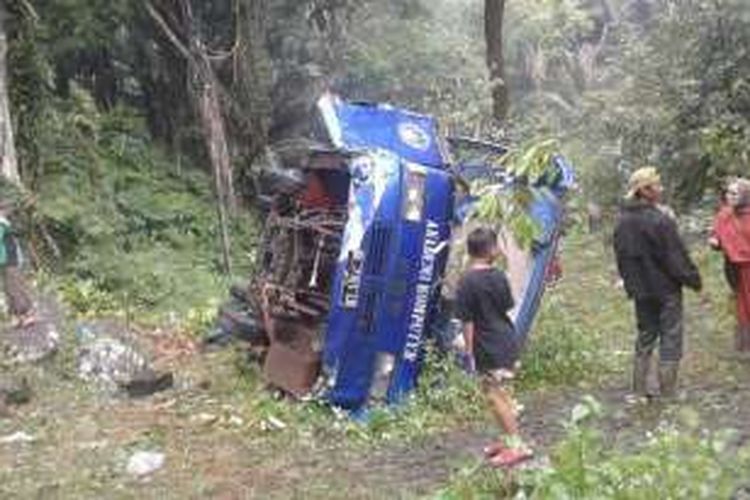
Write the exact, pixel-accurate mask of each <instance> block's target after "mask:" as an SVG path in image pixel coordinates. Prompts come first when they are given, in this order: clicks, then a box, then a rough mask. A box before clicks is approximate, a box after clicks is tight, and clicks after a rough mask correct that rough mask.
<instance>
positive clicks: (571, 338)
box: [0, 230, 747, 499]
mask: <svg viewBox="0 0 750 500" xmlns="http://www.w3.org/2000/svg"><path fill="white" fill-rule="evenodd" d="M562 258H563V266H564V270H565V277H564V279H563V281H562V282H561V283H560V284H559V285H558V286H556V287H555V288H554V289H552V290H550V291H548V293H547V294H546V295H545V298H544V301H543V305H542V308H541V311H540V314H539V317H538V318H537V322H536V324H535V326H534V330H533V332H532V336H531V340H530V344H529V346H528V349H527V352H526V354H525V356H524V360H523V369H522V378H521V380H520V383H519V387H518V389H519V390H518V392H519V397H520V399H521V400H522V401H523V402H526V403H529V406H530V408H531V409H530V410H529V411H530V413H531V416H532V417H533V416H534V415H537V418H538V419H540V421H541V422H543V424H544V425H543V427H540V428H539V429H540V431H541V432H543V433H545V436H543V437H544V441H545V443H547V445H546V446H549V450H550V454H551V457H552V467H551V468H550V469H548V470H544V471H542V472H538V473H529V474H528V475H523V476H514V477H508V476H505V475H503V474H498V473H497V472H496V471H492V470H489V469H487V468H486V467H483V466H482V463H481V461H480V460H479V459H478V458H477V456H476V454H475V452H476V450H478V449H480V447H481V445H482V444H484V443H485V442H486V440H487V439H488V437H489V436H490V433H493V432H495V429H496V428H495V425H494V423H493V422H492V420H491V419H490V416H489V415H488V414H487V412H486V410H485V406H484V403H483V401H482V399H481V397H480V395H479V393H478V390H477V386H476V384H475V383H474V381H473V380H471V379H470V378H468V377H467V376H465V375H464V374H463V373H462V372H461V371H460V370H459V369H457V368H456V367H455V365H454V364H453V363H451V362H449V361H448V360H445V359H441V358H439V357H438V356H436V355H435V354H434V353H431V354H430V358H429V363H428V367H427V369H426V371H425V373H424V375H423V377H422V378H421V384H420V387H419V389H418V390H417V391H416V392H415V393H414V395H413V396H412V397H411V398H410V399H409V400H408V401H407V402H406V403H405V404H404V405H402V406H400V407H399V408H397V409H377V410H374V411H373V412H372V414H371V415H370V418H369V419H368V420H367V421H366V422H365V423H360V422H355V421H352V420H351V419H349V418H346V417H345V416H343V415H340V414H338V413H336V412H334V411H332V410H331V409H330V408H328V407H326V406H324V405H320V404H317V403H315V402H307V403H299V402H293V401H289V400H285V399H279V398H278V397H276V395H275V394H274V393H273V392H270V391H268V390H267V389H266V387H265V384H264V382H263V380H262V376H261V374H260V372H259V369H258V368H257V367H255V366H252V365H248V364H247V362H246V360H245V357H244V355H243V354H242V353H240V352H236V351H231V350H229V351H224V352H219V353H211V354H201V355H197V356H190V357H187V358H185V359H182V360H181V361H179V363H178V364H176V365H174V366H173V367H174V368H176V370H177V371H176V374H177V384H176V388H175V389H174V390H172V391H169V392H166V393H164V394H162V395H158V396H156V397H153V398H150V399H146V400H139V401H128V400H120V399H110V398H104V397H102V396H101V395H100V394H98V393H97V392H96V391H95V390H94V389H93V388H92V387H89V386H86V385H84V384H82V383H80V382H79V381H77V380H76V379H75V378H74V377H73V375H72V374H73V373H74V371H75V354H74V353H73V352H72V350H71V349H70V348H68V350H66V351H64V352H62V353H61V354H62V355H61V356H58V357H57V358H56V359H53V360H51V362H49V363H47V364H45V365H42V366H31V367H24V368H22V369H20V370H21V373H22V374H23V375H24V376H26V377H27V378H28V379H29V380H30V382H31V385H32V387H33V388H34V391H35V397H34V399H33V400H32V402H31V403H30V404H29V405H26V406H24V407H21V408H19V409H18V412H17V413H16V414H15V415H14V416H12V417H11V418H9V419H2V420H0V436H7V435H10V434H12V433H13V432H16V431H23V432H26V433H28V434H30V435H32V436H33V437H34V438H35V440H34V441H33V442H32V443H27V444H20V443H16V444H4V445H2V444H0V497H3V498H36V497H40V498H136V497H144V498H206V497H217V498H296V497H299V498H344V497H347V498H386V497H387V498H393V497H400V498H413V497H420V496H427V497H435V496H437V497H440V498H451V499H452V498H461V499H463V498H497V497H502V496H503V495H511V494H516V493H518V492H519V491H524V492H525V494H527V496H532V497H533V495H534V494H535V493H534V492H537V493H536V495H537V496H536V498H559V497H562V496H561V495H562V494H560V495H558V494H557V492H561V491H562V492H566V494H568V496H569V497H574V498H575V497H576V496H575V493H576V492H579V493H580V492H584V493H585V494H587V495H589V498H596V497H597V495H601V496H599V498H638V497H637V496H635V495H636V494H640V493H642V492H643V491H644V489H643V488H645V486H644V485H648V483H645V482H638V481H637V480H638V478H639V477H641V476H643V471H644V470H645V469H646V468H648V467H657V468H661V467H664V468H666V469H668V470H672V471H673V472H672V473H670V474H672V475H671V476H669V477H671V478H672V479H669V477H668V478H667V479H665V481H667V482H664V483H660V484H659V485H657V486H659V487H663V488H667V489H665V490H664V491H667V492H675V493H676V492H681V491H683V490H678V489H674V488H677V486H676V484H677V483H676V480H674V478H680V477H683V476H685V475H694V476H695V478H696V480H697V478H700V480H701V481H704V482H710V481H714V480H716V481H719V483H721V484H726V485H727V488H729V487H731V486H732V485H733V484H734V483H733V481H734V479H735V477H734V476H733V474H734V473H733V472H732V471H733V470H734V469H732V467H731V463H733V462H732V459H735V458H736V457H737V456H736V455H733V454H729V453H728V452H727V451H726V449H724V450H722V449H720V448H721V447H717V443H718V442H719V441H721V440H722V439H724V438H723V437H722V436H723V434H722V433H721V430H720V428H717V427H721V426H724V425H725V424H726V423H731V422H733V421H734V420H733V419H736V418H744V417H741V416H734V415H744V414H742V413H737V412H738V411H740V412H741V411H742V409H741V408H742V407H739V409H737V410H726V411H724V412H723V413H721V414H717V415H719V416H721V415H724V417H723V418H716V419H715V423H713V422H712V427H711V428H710V429H706V428H705V426H704V423H705V422H706V420H705V419H706V418H707V417H706V415H705V412H704V411H703V409H702V408H701V407H698V408H697V410H693V409H690V408H683V407H679V408H676V409H674V410H672V411H667V412H664V413H662V414H660V415H659V416H657V419H658V420H666V421H667V422H668V423H669V424H670V425H669V426H667V427H664V428H663V429H662V430H658V429H653V432H652V435H653V439H652V440H651V441H643V440H641V441H643V442H642V443H641V444H642V447H640V448H638V453H635V454H634V453H631V451H632V449H627V447H623V446H624V445H622V443H626V441H627V440H624V439H616V440H614V443H615V444H617V446H612V443H613V440H612V436H609V435H608V434H607V429H608V428H610V427H611V426H613V425H615V424H616V425H619V423H618V422H620V421H621V420H618V418H621V417H618V415H617V414H618V413H622V411H623V410H622V409H618V408H617V407H616V405H615V407H614V408H613V407H612V404H610V402H608V401H602V404H601V406H602V411H601V413H597V412H594V411H592V412H589V413H591V415H590V416H589V417H587V419H580V420H577V421H575V422H573V423H571V420H570V416H569V415H570V414H571V411H572V410H573V407H574V405H575V403H576V402H577V401H578V397H577V396H574V397H567V396H566V397H559V395H560V394H565V393H569V392H571V391H572V392H573V393H575V394H584V393H586V392H593V393H600V392H602V391H606V390H608V389H606V388H607V387H610V386H612V385H613V384H614V385H615V386H617V385H618V384H619V386H622V385H623V381H624V379H626V373H627V365H628V363H629V359H630V348H631V347H630V346H631V342H632V337H633V324H632V321H633V320H632V312H631V309H630V304H629V303H628V302H627V300H626V299H625V297H624V293H623V292H622V290H621V289H620V288H619V286H618V285H617V280H616V275H615V274H614V269H613V266H612V260H611V258H610V256H609V255H607V251H606V249H605V248H604V247H603V245H602V244H601V242H600V241H599V240H598V239H597V238H594V237H591V236H588V235H585V234H581V233H578V232H576V231H575V230H574V231H572V232H571V235H570V236H569V237H568V238H567V239H566V241H565V242H564V246H563V255H562ZM699 260H700V263H701V266H702V268H703V269H704V275H705V276H706V281H707V286H706V288H707V292H706V296H707V297H708V305H706V304H704V303H702V302H701V301H699V300H698V298H697V297H695V296H693V295H688V296H687V304H686V310H687V313H688V336H689V339H688V340H689V344H688V352H689V356H688V357H687V359H686V366H687V367H688V370H687V373H686V377H687V378H688V379H690V380H696V381H700V382H701V383H703V384H706V383H708V384H711V383H716V384H723V385H721V388H720V389H719V390H718V391H717V392H712V393H710V394H707V396H706V397H708V396H709V395H710V397H712V398H714V399H716V400H717V401H719V402H721V401H722V399H721V398H722V397H724V396H727V394H729V393H728V392H727V389H726V388H727V387H732V386H730V385H727V384H731V383H732V382H731V380H734V381H735V382H734V383H735V384H737V383H740V382H738V381H741V380H743V378H742V377H746V375H747V373H746V372H745V371H743V369H742V368H740V367H737V366H735V365H734V364H732V363H729V362H723V361H717V359H718V358H717V352H720V351H722V350H723V349H724V348H725V346H727V345H729V340H730V331H731V328H730V327H731V317H730V316H729V315H728V311H727V310H726V307H725V295H726V293H725V288H724V286H723V283H722V282H721V280H722V278H721V273H720V265H721V262H720V260H719V259H718V258H717V256H716V255H712V254H701V255H700V256H699ZM699 308H704V309H699ZM706 308H707V309H706ZM72 330H73V328H72V326H68V327H67V332H66V335H67V336H68V337H67V338H68V339H69V340H70V339H72V335H73V331H72ZM704 330H705V331H704ZM167 334H169V335H178V336H179V335H188V336H189V333H185V332H184V331H181V330H180V329H179V328H174V329H168V330H167ZM71 345H72V343H70V342H69V343H68V346H71ZM14 370H15V372H16V373H17V374H18V371H17V370H18V369H14ZM707 374H708V375H710V378H706V377H707ZM732 394H736V395H738V396H736V397H738V398H739V397H740V396H739V395H741V394H742V393H741V391H740V392H737V391H735V393H732ZM604 395H605V396H606V395H607V394H606V392H605V394H604ZM730 395H731V394H730ZM733 397H734V396H733ZM738 400H739V401H741V399H738ZM584 406H585V405H584ZM683 410H684V411H683ZM687 410H690V411H687ZM581 411H582V410H578V414H579V415H580V414H581ZM691 411H692V412H693V414H692V415H693V416H692V417H690V418H687V417H686V415H687V416H690V415H691V413H690V412H691ZM733 411H734V413H733ZM584 413H585V412H584ZM561 416H562V417H561ZM632 417H633V416H632V415H630V414H626V415H625V416H624V417H622V418H624V419H625V420H626V421H627V420H628V419H631V418H632ZM560 418H562V420H563V423H564V425H563V424H561V423H560V422H559V421H558V419H560ZM587 421H590V422H591V423H585V422H587ZM685 422H688V423H689V425H687V424H686V423H685ZM672 424H674V425H672ZM675 429H677V431H675ZM657 430H658V432H657ZM678 431H679V432H678ZM704 431H705V432H704ZM628 432H629V433H630V434H629V435H631V436H636V435H639V433H641V432H642V429H640V428H638V429H634V430H631V431H628ZM725 441H726V439H725ZM618 443H619V444H618ZM582 446H585V447H586V448H587V449H588V450H589V453H588V454H587V455H586V460H583V461H581V460H577V459H576V457H580V453H579V454H578V455H576V450H578V452H580V450H581V447H582ZM691 446H692V447H694V449H695V450H698V455H697V456H696V457H692V456H690V455H687V454H686V450H688V449H691V448H690V447H691ZM153 449H156V450H160V451H162V452H163V453H164V454H165V455H166V464H165V466H164V467H163V468H162V469H161V470H160V471H158V472H156V473H155V474H154V475H152V476H150V477H148V478H146V479H136V478H132V477H129V476H128V475H127V474H126V473H125V465H126V463H127V460H128V458H129V456H130V455H131V454H132V453H133V452H134V451H136V450H153ZM711 450H719V451H715V452H714V451H711ZM693 458H695V460H693ZM736 463H738V464H739V463H741V462H739V461H737V462H736ZM742 463H744V462H742ZM670 468H671V469H670ZM700 471H705V474H704V473H703V472H700ZM582 473H585V474H584V479H581V474H582ZM706 474H708V475H706ZM644 481H645V480H644ZM719 483H717V484H719ZM613 484H620V485H624V486H623V488H625V489H624V490H623V491H628V492H631V493H628V494H629V495H630V496H621V497H617V496H611V495H610V496H608V495H609V493H608V491H609V490H607V489H606V488H609V487H611V486H612V485H613ZM690 484H693V483H690ZM519 488H521V489H519ZM669 488H673V489H669ZM684 491H689V492H690V493H695V492H696V491H698V490H684ZM715 491H719V490H715ZM721 491H724V490H721ZM543 492H544V494H542V493H543ZM585 497H586V496H585V495H584V496H583V497H582V498H585ZM698 497H700V491H698ZM643 498H648V497H647V496H646V497H643Z"/></svg>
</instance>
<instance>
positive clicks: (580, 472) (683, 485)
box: [438, 396, 750, 500]
mask: <svg viewBox="0 0 750 500" xmlns="http://www.w3.org/2000/svg"><path fill="white" fill-rule="evenodd" d="M602 417H603V411H602V408H601V406H600V405H599V403H598V402H597V401H596V400H595V399H594V398H592V397H590V396H587V397H584V398H583V399H582V401H581V403H580V404H578V405H576V406H575V407H574V408H573V410H572V412H571V416H570V419H569V420H568V421H567V422H566V423H565V427H566V429H567V432H566V437H565V438H564V439H563V440H562V441H561V442H560V443H558V445H557V446H556V447H555V448H554V450H553V452H552V455H551V464H550V466H545V467H541V468H539V467H533V468H530V469H528V470H522V471H519V472H517V473H515V474H514V479H515V482H516V484H512V483H511V482H510V481H508V480H507V479H506V478H503V475H504V473H503V472H496V471H491V470H490V471H488V470H487V469H484V470H482V469H479V468H477V467H472V468H468V469H464V470H463V471H461V472H459V474H457V475H456V477H455V478H454V480H453V481H452V483H451V485H450V487H448V488H446V489H445V490H444V491H443V492H441V494H440V495H438V498H441V499H454V498H455V499H457V498H497V497H498V496H503V497H507V498H516V499H546V498H556V499H557V498H560V499H563V498H566V499H567V498H571V499H572V498H575V499H581V500H584V499H616V500H636V499H639V500H640V499H654V500H656V499H661V498H696V499H711V498H729V497H730V496H731V495H732V494H733V493H734V492H735V491H736V489H737V488H739V487H740V486H742V485H743V481H744V480H745V479H746V475H745V473H746V471H747V468H748V467H750V449H748V448H745V449H742V450H736V451H733V450H731V449H729V448H728V445H729V443H730V442H731V440H732V437H733V435H732V433H731V432H715V433H703V432H699V431H698V428H697V426H695V425H694V426H693V427H687V428H683V429H678V428H675V427H664V428H661V429H659V430H658V431H656V432H655V433H654V434H652V435H650V436H647V438H646V439H645V440H644V441H643V442H642V443H640V444H639V445H638V446H637V447H636V448H635V449H633V450H630V451H624V452H623V451H618V450H616V449H613V448H612V447H610V446H609V444H608V442H607V440H606V439H605V438H604V436H603V435H602V434H601V432H600V431H598V430H597V429H596V423H597V421H598V420H599V419H600V418H602Z"/></svg>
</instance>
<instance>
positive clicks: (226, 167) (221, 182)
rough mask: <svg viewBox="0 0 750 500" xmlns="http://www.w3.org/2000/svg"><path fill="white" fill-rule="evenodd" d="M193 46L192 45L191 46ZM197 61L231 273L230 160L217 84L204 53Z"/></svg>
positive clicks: (199, 101)
mask: <svg viewBox="0 0 750 500" xmlns="http://www.w3.org/2000/svg"><path fill="white" fill-rule="evenodd" d="M191 45H192V43H191ZM194 55H195V56H196V57H197V58H196V60H195V61H194V63H193V64H191V66H193V70H192V72H194V73H195V74H194V82H195V83H194V85H196V86H197V87H198V88H196V89H195V90H194V91H195V92H196V94H197V96H196V99H197V105H198V106H197V107H198V114H199V115H200V120H201V126H202V129H203V135H204V137H205V141H206V145H207V146H208V154H209V157H210V158H211V164H212V165H213V175H214V190H215V191H216V198H217V209H218V216H219V227H220V230H221V249H222V261H223V265H224V270H225V272H227V273H228V274H231V273H232V263H231V259H230V254H229V249H230V241H229V229H228V221H227V212H228V211H230V212H234V211H235V210H236V208H237V205H236V197H235V194H234V189H233V182H232V169H231V163H230V159H229V148H228V146H227V141H226V131H225V128H224V120H223V117H222V115H221V107H220V104H219V95H218V90H217V85H218V82H216V77H215V75H214V74H213V71H212V70H211V68H210V62H209V60H208V57H207V56H206V54H205V52H203V53H201V54H199V55H198V54H194Z"/></svg>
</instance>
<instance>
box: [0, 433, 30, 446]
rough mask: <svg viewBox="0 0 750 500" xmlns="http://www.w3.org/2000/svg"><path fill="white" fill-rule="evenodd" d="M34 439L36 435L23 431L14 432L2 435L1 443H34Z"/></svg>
mask: <svg viewBox="0 0 750 500" xmlns="http://www.w3.org/2000/svg"><path fill="white" fill-rule="evenodd" d="M34 441H35V438H34V436H32V435H30V434H27V433H25V432H23V431H18V432H14V433H13V434H9V435H7V436H3V437H0V444H12V443H33V442H34Z"/></svg>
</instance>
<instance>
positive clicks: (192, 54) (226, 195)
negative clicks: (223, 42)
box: [146, 0, 237, 274]
mask: <svg viewBox="0 0 750 500" xmlns="http://www.w3.org/2000/svg"><path fill="white" fill-rule="evenodd" d="M178 6H179V8H180V9H181V11H182V15H183V16H184V19H183V25H182V26H178V27H177V28H182V29H180V30H179V31H181V32H182V33H183V34H184V37H185V38H187V41H183V40H181V39H180V37H179V36H178V34H177V32H178V30H176V29H175V28H173V27H170V25H169V24H168V23H167V21H166V20H165V19H164V17H162V15H161V14H160V13H159V12H158V10H156V8H155V7H154V6H153V5H152V4H151V3H150V2H147V3H146V8H147V9H148V11H149V14H150V15H151V17H152V18H153V19H154V21H155V22H156V23H157V24H158V25H159V27H160V28H161V29H162V30H163V32H164V34H165V35H166V36H167V38H168V39H169V40H170V42H171V43H172V44H173V46H174V48H175V49H176V50H177V51H178V52H179V53H180V54H181V55H182V56H183V57H184V58H185V60H186V61H187V66H188V74H189V76H190V91H191V94H192V97H193V100H194V104H195V108H196V111H197V113H198V118H199V120H200V122H201V129H202V131H203V137H204V140H205V142H206V148H207V149H208V155H209V158H210V160H211V166H212V171H213V177H214V190H215V194H216V208H217V212H218V217H219V229H220V237H221V249H222V260H223V267H224V271H225V272H226V273H229V274H231V272H232V267H231V259H230V241H229V228H228V221H227V214H228V213H234V212H235V211H236V209H237V198H236V196H235V192H234V183H233V176H232V164H231V160H230V157H229V147H228V145H227V135H226V127H225V124H224V116H223V115H222V112H221V101H220V96H219V82H218V80H217V78H216V73H215V72H214V70H213V68H212V67H211V61H210V59H209V56H208V50H207V48H206V46H205V44H204V43H203V40H202V39H201V37H200V33H199V30H198V27H197V23H196V20H195V19H194V17H193V12H192V8H191V5H190V2H189V0H179V2H178Z"/></svg>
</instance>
